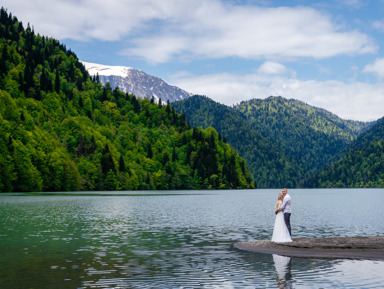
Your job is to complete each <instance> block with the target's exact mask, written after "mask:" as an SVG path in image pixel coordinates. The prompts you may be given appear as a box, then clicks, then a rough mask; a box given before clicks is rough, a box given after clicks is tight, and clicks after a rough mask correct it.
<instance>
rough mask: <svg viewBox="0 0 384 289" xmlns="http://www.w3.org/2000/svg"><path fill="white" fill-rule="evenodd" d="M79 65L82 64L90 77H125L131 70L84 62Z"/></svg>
mask: <svg viewBox="0 0 384 289" xmlns="http://www.w3.org/2000/svg"><path fill="white" fill-rule="evenodd" d="M81 63H83V64H84V66H85V68H86V69H87V70H88V73H89V74H90V75H96V74H97V73H98V74H99V75H103V76H111V75H115V76H121V77H127V76H128V74H129V70H131V69H133V68H132V67H126V66H108V65H103V64H97V63H90V62H85V61H81Z"/></svg>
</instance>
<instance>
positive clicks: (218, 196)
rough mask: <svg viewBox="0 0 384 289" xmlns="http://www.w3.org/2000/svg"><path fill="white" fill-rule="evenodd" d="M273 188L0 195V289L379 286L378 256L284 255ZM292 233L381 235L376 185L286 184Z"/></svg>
mask: <svg viewBox="0 0 384 289" xmlns="http://www.w3.org/2000/svg"><path fill="white" fill-rule="evenodd" d="M279 192H280V190H246V191H166V192H160V193H159V192H151V191H147V192H140V193H137V192H113V193H108V192H92V194H91V193H90V194H86V193H79V194H71V195H60V194H59V195H50V196H14V195H0V254H1V256H0V288H39V289H41V288H308V287H311V288H383V286H384V274H383V272H384V262H383V261H368V260H321V259H305V258H287V257H282V256H276V255H270V254H259V253H251V252H245V251H241V250H238V249H235V248H234V247H233V244H234V243H235V242H244V241H251V240H261V239H270V238H271V236H272V230H273V224H274V218H275V215H274V205H275V203H276V196H277V194H278V193H279ZM289 194H290V195H291V198H292V205H293V207H292V211H293V212H292V217H291V223H292V234H293V237H342V236H377V235H383V234H384V222H383V215H384V213H383V207H384V206H383V205H384V189H337V190H335V189H328V190H305V189H301V190H293V189H292V190H289Z"/></svg>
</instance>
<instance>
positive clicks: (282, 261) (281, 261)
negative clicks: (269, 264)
mask: <svg viewBox="0 0 384 289" xmlns="http://www.w3.org/2000/svg"><path fill="white" fill-rule="evenodd" d="M272 257H273V262H274V263H275V269H276V273H277V278H276V280H277V285H278V288H280V289H290V288H293V286H292V283H293V280H292V274H291V266H292V264H291V257H285V256H280V255H275V254H272Z"/></svg>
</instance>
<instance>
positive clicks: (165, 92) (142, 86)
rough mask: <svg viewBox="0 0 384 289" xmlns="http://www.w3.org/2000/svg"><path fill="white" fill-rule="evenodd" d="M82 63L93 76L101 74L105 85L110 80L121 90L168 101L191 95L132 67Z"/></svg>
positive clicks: (142, 96) (101, 79) (101, 80)
mask: <svg viewBox="0 0 384 289" xmlns="http://www.w3.org/2000/svg"><path fill="white" fill-rule="evenodd" d="M82 63H83V64H84V66H85V68H86V69H87V70H88V72H89V74H90V75H91V76H96V75H97V74H98V75H99V81H100V82H101V83H102V84H103V85H105V84H106V83H107V82H109V83H110V84H111V87H112V89H114V88H115V87H119V89H120V90H121V91H124V92H127V93H132V94H134V95H136V96H138V97H141V98H149V99H151V98H152V96H153V97H154V98H155V100H156V101H158V100H159V99H161V100H162V101H163V102H164V103H166V102H167V101H168V100H169V101H170V102H173V101H177V100H182V99H185V98H188V97H190V96H191V94H190V93H189V92H186V91H185V90H182V89H180V88H178V87H176V86H172V85H169V84H168V83H166V82H165V81H164V80H162V79H160V78H158V77H154V76H151V75H149V74H147V73H145V72H143V71H140V70H137V69H134V68H131V67H125V66H107V65H102V64H96V63H89V62H84V61H82Z"/></svg>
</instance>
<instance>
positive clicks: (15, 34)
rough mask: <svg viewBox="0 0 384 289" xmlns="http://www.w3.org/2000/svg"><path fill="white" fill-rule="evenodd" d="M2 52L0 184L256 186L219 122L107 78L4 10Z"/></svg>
mask: <svg viewBox="0 0 384 289" xmlns="http://www.w3.org/2000/svg"><path fill="white" fill-rule="evenodd" d="M0 53H1V54H0V55H1V59H0V166H1V168H2V173H1V175H0V191H1V192H11V191H22V192H25V191H69V190H70V191H74V190H138V189H214V188H219V189H224V188H253V187H254V182H253V178H252V174H251V173H250V171H249V170H248V168H247V166H246V164H245V161H244V159H242V158H240V157H239V155H238V154H237V152H236V151H235V150H234V149H232V148H231V147H230V145H229V144H227V143H226V142H225V141H224V140H223V139H222V138H221V135H220V134H218V133H217V132H216V130H215V129H213V128H206V129H205V130H203V129H201V128H191V126H190V125H189V124H188V123H187V122H186V119H185V116H184V115H182V114H177V113H176V112H175V110H174V108H172V107H171V105H170V104H169V103H168V104H167V105H164V104H162V103H161V102H159V103H155V102H154V100H153V99H152V100H148V99H140V98H137V97H135V96H134V95H128V94H126V93H123V92H121V91H120V90H119V89H118V88H115V89H111V87H110V85H109V84H106V85H105V86H102V85H101V84H100V82H99V80H98V78H97V76H93V77H90V76H89V74H88V72H87V71H86V70H85V68H84V66H83V65H82V64H81V63H80V62H79V60H78V58H77V56H76V54H75V53H73V52H72V51H71V50H68V49H66V47H65V45H63V44H61V43H60V42H59V41H57V40H55V39H53V38H49V37H45V36H40V35H39V34H35V32H34V30H33V29H32V28H31V27H30V25H29V24H28V26H27V28H24V26H23V24H22V22H20V21H18V19H17V18H16V17H14V16H12V15H11V14H10V13H9V14H8V12H7V11H6V10H5V9H3V8H2V9H1V11H0Z"/></svg>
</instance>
